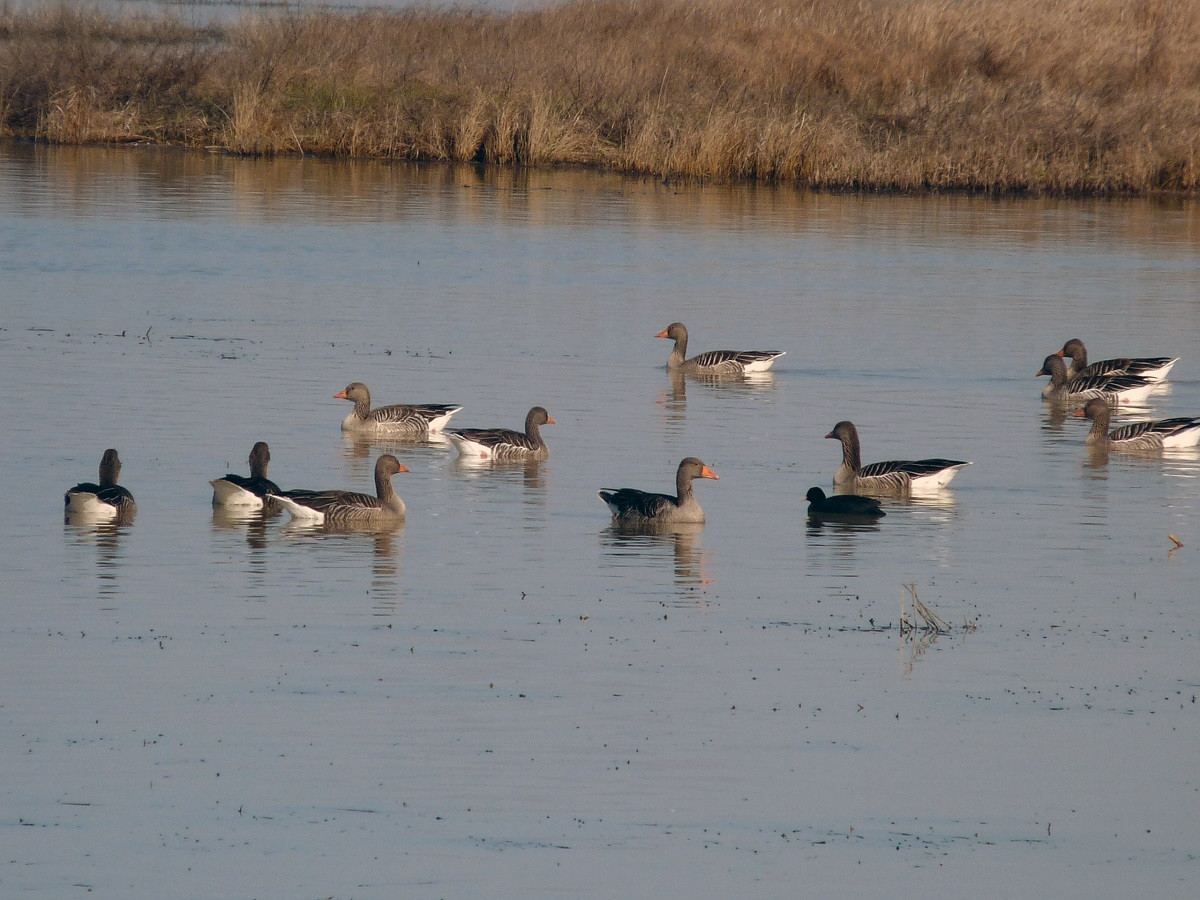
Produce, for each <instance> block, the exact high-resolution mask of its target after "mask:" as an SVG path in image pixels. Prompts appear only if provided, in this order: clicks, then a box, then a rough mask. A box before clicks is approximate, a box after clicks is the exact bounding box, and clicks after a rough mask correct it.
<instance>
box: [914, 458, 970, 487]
mask: <svg viewBox="0 0 1200 900" xmlns="http://www.w3.org/2000/svg"><path fill="white" fill-rule="evenodd" d="M969 465H970V463H969V462H965V463H959V464H958V465H956V466H949V467H947V468H945V469H942V471H940V472H934V473H933V474H931V475H921V476H918V477H915V478H913V479H912V481H911V482H910V483H909V490H911V491H913V492H914V493H921V492H924V491H940V490H941V489H942V488H944V487H945V486H946V485H948V484H949V483H950V482H951V481H953V480H954V476H955V475H957V474H958V473H959V472H961V471H962V470H963V469H965V468H966V467H967V466H969Z"/></svg>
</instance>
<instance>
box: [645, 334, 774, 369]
mask: <svg viewBox="0 0 1200 900" xmlns="http://www.w3.org/2000/svg"><path fill="white" fill-rule="evenodd" d="M655 337H660V338H670V339H671V340H673V341H675V349H674V350H672V351H671V355H670V356H669V357H668V358H667V369H668V370H670V371H672V372H684V373H686V374H688V375H722V376H725V377H738V376H741V375H752V374H754V373H758V372H765V371H767V370H768V369H769V368H771V365H772V364H773V363H774V362H775V360H777V359H779V357H781V356H783V355H784V353H786V352H787V351H786V350H709V351H708V352H706V353H700V354H698V355H696V356H693V357H692V358H691V359H684V356H686V355H687V342H688V332H687V328H685V327H684V325H683V323H682V322H672V323H671V324H670V325H668V326H667V327H666V328H664V329H663V330H662V331H660V332H659V333H658V334H656V335H655Z"/></svg>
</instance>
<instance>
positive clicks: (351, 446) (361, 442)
mask: <svg viewBox="0 0 1200 900" xmlns="http://www.w3.org/2000/svg"><path fill="white" fill-rule="evenodd" d="M426 447H428V448H432V449H433V450H436V451H438V452H442V451H443V450H444V449H445V448H449V447H450V441H448V440H447V439H446V436H445V435H443V434H442V433H441V432H440V431H436V432H434V433H433V434H426V435H418V436H415V437H411V438H404V437H396V436H394V435H386V436H382V437H377V436H367V435H362V434H355V433H353V432H344V433H343V434H342V452H343V453H344V454H345V457H346V460H347V461H348V462H350V463H355V462H358V461H363V460H366V461H368V462H371V463H372V464H373V461H374V459H375V457H376V455H378V454H380V453H391V454H393V455H396V456H400V455H404V456H409V457H411V456H412V455H413V452H414V451H417V455H420V451H421V450H422V448H426ZM372 472H374V469H373V468H372V467H371V466H370V465H368V466H366V467H364V468H363V469H362V472H361V473H359V474H362V473H366V477H368V478H369V477H370V475H371V473H372Z"/></svg>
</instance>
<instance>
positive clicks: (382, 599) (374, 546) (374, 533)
mask: <svg viewBox="0 0 1200 900" xmlns="http://www.w3.org/2000/svg"><path fill="white" fill-rule="evenodd" d="M403 530H404V522H403V521H393V522H386V523H380V524H371V523H366V522H349V523H336V524H333V523H330V522H321V523H315V522H312V521H310V520H304V519H292V520H291V521H289V522H287V523H286V524H285V525H283V527H282V528H280V529H279V531H280V533H281V534H282V535H283V536H285V537H287V538H292V539H296V540H307V539H312V540H330V541H345V542H347V549H348V552H347V553H344V554H341V553H339V558H343V559H346V560H349V561H351V564H353V562H352V561H353V560H354V559H355V557H356V556H360V555H361V554H362V548H363V547H365V542H366V541H367V540H368V539H369V540H370V541H371V586H370V588H369V589H368V593H369V594H370V596H371V601H372V606H373V608H374V612H375V615H378V616H390V615H393V614H394V613H395V612H396V610H397V609H398V608H399V607H400V606H401V602H402V601H401V593H400V575H401V571H402V567H401V564H400V549H399V548H400V547H402V546H403V544H402V543H401V542H400V541H398V540H397V536H398V535H399V534H400V533H402V532H403Z"/></svg>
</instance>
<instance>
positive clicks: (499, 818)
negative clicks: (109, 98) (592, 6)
mask: <svg viewBox="0 0 1200 900" xmlns="http://www.w3.org/2000/svg"><path fill="white" fill-rule="evenodd" d="M1198 276H1200V207H1198V206H1197V205H1196V204H1195V203H1192V202H1173V201H1164V202H1150V201H1138V202H1126V201H1065V200H1016V201H995V200H987V199H969V198H962V197H931V198H920V199H916V198H905V197H886V198H878V197H869V198H864V197H847V196H836V197H835V196H826V195H808V194H795V193H793V192H789V191H775V190H767V189H752V188H719V187H706V188H695V187H682V186H677V185H664V184H661V183H652V182H648V181H638V180H629V179H620V178H615V177H606V176H600V175H593V174H582V173H552V174H545V173H540V174H519V175H514V174H512V173H495V172H481V171H478V170H474V169H462V168H443V167H415V166H405V165H386V164H374V163H325V162H317V161H312V160H279V161H246V160H234V159H226V158H222V157H216V156H202V155H185V154H176V153H160V152H150V151H140V150H103V149H47V148H40V147H39V148H34V147H30V146H27V145H13V144H7V145H0V300H2V306H3V312H4V315H3V320H2V321H0V348H2V353H0V367H3V371H4V383H5V385H6V390H5V391H3V392H0V415H2V416H3V421H4V422H5V428H4V429H3V431H2V432H0V442H2V447H3V458H4V462H5V469H6V471H7V473H8V474H7V477H6V479H5V485H6V493H7V495H8V497H9V500H10V510H11V511H12V512H13V513H14V514H13V515H10V516H8V517H5V518H4V520H3V522H2V523H0V535H2V541H3V547H4V550H5V552H4V558H5V564H4V565H5V578H4V582H5V591H4V596H5V600H4V617H3V620H4V621H3V625H2V626H0V667H2V671H3V683H4V685H5V688H4V690H3V692H2V693H0V698H2V699H0V726H2V727H0V760H3V762H0V774H2V776H3V777H2V778H0V798H2V808H3V811H4V812H3V817H2V822H3V826H4V832H5V838H4V846H5V848H6V849H5V853H4V855H3V860H2V864H0V889H2V890H3V892H4V893H8V894H15V893H17V892H18V891H20V892H29V893H33V894H38V893H40V894H42V895H45V896H56V897H57V896H71V895H75V894H83V893H86V892H89V891H94V892H96V893H98V894H100V895H101V896H105V895H107V896H123V897H125V896H147V897H149V896H162V895H164V894H171V895H184V896H339V897H349V896H356V897H357V896H380V897H392V896H430V897H446V896H512V897H517V896H522V897H523V896H530V895H545V894H569V895H582V896H596V897H609V896H629V895H632V894H654V895H658V896H684V895H688V896H695V895H700V896H780V895H796V894H798V893H803V894H806V895H812V896H838V895H841V896H872V895H884V894H887V895H889V896H896V895H899V896H916V895H930V894H932V895H935V896H947V895H950V896H954V895H964V894H967V893H970V894H972V895H984V896H986V895H992V896H1030V895H1036V894H1042V893H1045V892H1046V890H1047V887H1048V886H1050V885H1053V886H1054V887H1053V889H1054V891H1055V892H1056V893H1058V894H1062V895H1070V896H1100V895H1104V896H1128V895H1130V894H1132V893H1134V892H1137V893H1140V894H1148V895H1153V896H1189V895H1190V894H1191V890H1192V889H1193V886H1194V883H1195V871H1196V865H1197V856H1198V854H1200V815H1198V813H1197V810H1200V768H1198V767H1197V765H1196V762H1197V751H1196V747H1197V746H1198V741H1200V716H1198V709H1197V703H1196V700H1195V695H1196V694H1197V693H1198V692H1200V667H1198V662H1197V660H1198V659H1200V656H1198V654H1197V650H1198V649H1200V646H1198V645H1200V640H1198V639H1200V616H1198V612H1200V601H1198V600H1197V591H1196V586H1195V585H1196V580H1197V571H1198V570H1197V559H1198V558H1200V557H1198V556H1197V554H1198V553H1200V478H1198V476H1200V453H1194V452H1176V453H1172V454H1170V455H1169V456H1168V457H1166V458H1149V459H1147V458H1133V459H1126V458H1119V457H1117V456H1113V457H1112V458H1111V459H1108V460H1096V459H1093V458H1091V457H1090V456H1089V454H1088V453H1087V452H1086V451H1085V449H1084V446H1083V437H1084V434H1085V432H1086V423H1084V422H1082V421H1081V420H1075V419H1066V420H1063V419H1061V418H1055V417H1052V416H1049V415H1048V414H1047V412H1046V410H1045V409H1044V408H1043V406H1042V403H1041V401H1040V398H1039V388H1040V386H1041V384H1042V383H1044V382H1040V381H1039V380H1038V379H1035V378H1034V377H1033V373H1034V372H1035V371H1037V369H1038V368H1039V367H1040V366H1041V362H1042V358H1043V357H1044V356H1045V355H1046V354H1048V353H1050V352H1052V351H1053V350H1055V349H1057V348H1058V347H1060V346H1061V345H1062V343H1063V341H1065V340H1066V339H1067V338H1069V337H1075V336H1079V337H1082V338H1083V339H1084V340H1085V341H1086V342H1087V344H1088V347H1089V349H1090V350H1091V351H1092V355H1093V357H1094V358H1103V357H1107V356H1114V355H1160V354H1171V355H1177V356H1181V357H1182V361H1181V362H1180V363H1179V364H1178V365H1177V366H1176V368H1175V370H1174V372H1173V373H1172V375H1173V377H1172V380H1171V386H1170V387H1169V388H1168V389H1166V390H1164V391H1162V392H1160V393H1157V394H1155V395H1154V396H1153V398H1152V404H1151V406H1150V407H1149V408H1148V409H1145V410H1141V411H1139V413H1140V414H1143V415H1147V416H1154V417H1164V416H1169V415H1183V414H1192V415H1196V414H1200V349H1198V344H1200V341H1198V338H1200V296H1198V292H1200V289H1198V287H1197V285H1200V278H1198ZM675 320H683V321H685V322H686V323H687V324H688V326H689V328H690V330H691V333H692V345H693V350H695V351H699V350H703V349H712V348H717V347H733V348H745V349H758V348H765V349H771V348H776V347H777V348H780V349H785V350H787V351H788V353H787V355H786V356H785V357H783V359H782V360H780V362H779V363H778V364H777V365H776V368H775V370H774V375H773V376H772V377H770V378H768V379H766V380H764V381H762V382H761V383H753V384H716V385H714V384H708V383H704V382H699V381H691V380H689V381H685V382H673V381H672V380H671V379H670V378H669V377H668V376H667V374H666V372H665V369H664V367H663V366H664V362H665V360H666V356H667V353H668V351H669V345H668V344H667V342H666V341H660V340H655V339H654V338H653V335H654V334H655V333H656V332H658V331H659V330H661V329H662V328H664V327H665V326H666V325H667V324H668V323H670V322H672V321H675ZM355 380H360V381H364V382H366V383H367V384H368V385H369V386H370V387H371V389H372V392H373V395H374V399H375V401H376V402H377V403H388V402H405V401H409V402H412V401H417V402H423V401H429V402H450V401H453V402H458V403H461V404H463V406H464V409H463V411H462V412H460V413H459V414H458V415H457V416H456V417H455V420H454V424H456V425H458V426H459V427H471V426H492V425H504V426H509V427H516V426H519V424H520V423H521V422H522V421H523V419H524V415H525V413H526V411H527V410H528V409H529V407H530V406H532V405H534V404H540V405H543V406H545V407H546V408H547V409H548V410H549V411H550V413H551V415H553V416H554V418H555V419H556V420H557V424H556V425H554V426H551V427H549V428H547V429H546V434H547V437H548V440H549V442H550V446H551V454H552V455H551V458H550V460H549V461H548V462H546V463H545V464H543V465H541V466H536V467H528V468H526V467H516V468H503V469H495V470H489V469H483V470H480V469H478V468H464V467H461V466H459V465H457V464H456V463H455V462H454V460H453V451H452V450H451V449H450V448H449V447H448V446H447V445H445V444H441V443H430V444H410V445H398V446H397V445H365V444H356V443H354V442H352V441H346V440H344V439H343V438H342V436H341V434H340V432H339V423H340V421H341V419H342V418H343V417H344V416H345V415H346V413H347V412H348V406H347V405H346V404H345V403H344V402H343V401H338V400H335V399H333V398H332V395H333V394H334V393H335V392H337V391H339V390H341V389H342V388H344V387H345V386H346V384H348V383H349V382H351V381H355ZM844 418H848V419H852V420H853V421H854V422H855V423H856V424H857V425H858V426H859V429H860V432H861V434H862V439H863V443H864V459H865V460H866V461H874V460H877V459H889V458H897V457H923V456H947V457H957V458H961V459H969V460H972V461H973V462H974V465H973V466H971V467H970V468H968V469H967V470H965V471H964V472H963V473H962V474H960V475H959V477H958V479H957V480H956V481H955V482H954V483H953V486H952V490H949V491H946V492H944V493H943V494H941V495H939V496H937V497H935V498H933V499H932V500H928V501H924V502H913V503H904V502H897V501H891V502H888V503H887V504H886V509H887V512H888V515H887V517H886V518H885V519H883V520H882V522H881V523H880V524H879V525H878V526H874V527H846V526H837V525H828V524H826V525H821V526H817V525H810V524H808V523H807V521H806V516H805V503H804V500H803V496H804V493H805V491H806V490H807V488H809V487H810V486H812V485H814V484H815V485H822V486H824V487H826V488H827V489H828V488H829V485H830V482H831V480H832V476H833V472H834V469H835V468H836V467H837V464H838V462H839V460H840V451H839V448H838V446H837V445H836V444H835V443H834V442H833V441H827V440H825V439H824V438H823V435H824V434H825V433H826V432H827V431H829V430H830V428H831V427H832V426H833V424H834V423H835V422H837V421H838V420H839V419H844ZM1126 418H1129V417H1128V416H1127V417H1126ZM256 440H266V441H268V442H269V444H270V446H271V450H272V456H273V462H272V467H271V476H272V477H273V478H274V480H276V481H277V482H279V483H280V484H281V485H283V486H284V487H347V488H356V489H362V490H368V489H369V487H370V483H371V471H372V466H373V461H374V458H375V456H376V455H377V454H378V453H379V452H381V451H382V450H384V449H387V450H392V451H393V452H396V453H397V454H398V455H399V456H400V458H401V461H402V462H404V463H405V464H406V465H407V466H408V467H409V469H410V470H411V471H410V473H408V474H401V475H399V476H397V477H396V479H395V483H396V487H397V489H398V490H399V492H400V494H401V495H402V496H403V497H404V498H405V500H406V502H407V503H408V506H409V511H410V515H409V519H408V522H407V524H406V525H405V526H404V527H403V528H402V529H400V530H398V531H396V532H393V533H384V534H326V533H320V532H318V533H313V532H311V531H305V530H297V529H294V528H292V527H289V526H288V525H287V524H286V521H285V518H279V519H270V520H266V521H263V520H256V521H251V522H239V521H234V520H231V519H230V518H228V517H226V516H223V515H220V514H214V513H213V511H212V509H211V507H210V504H209V500H210V494H211V492H210V489H209V486H208V480H209V479H211V478H214V477H217V476H219V475H221V474H223V473H225V472H227V471H235V472H244V471H245V464H246V455H247V454H248V452H249V449H250V446H251V445H252V444H253V443H254V442H255V441H256ZM109 446H113V447H117V448H118V449H119V450H120V452H121V457H122V460H123V461H124V471H123V475H122V483H124V484H126V485H127V486H128V487H129V488H130V489H131V490H132V491H133V492H134V494H135V495H136V497H137V499H138V503H139V512H138V516H137V519H136V521H135V522H134V524H133V525H132V526H130V527H127V528H122V529H107V530H106V529H99V528H92V529H89V528H84V527H77V526H64V524H63V522H62V519H61V502H62V492H63V491H64V489H65V488H66V487H68V486H69V485H71V484H74V483H75V482H77V481H80V480H84V479H87V480H90V479H93V478H94V477H95V475H96V467H97V465H98V463H99V459H100V455H101V453H102V451H103V450H104V448H106V447H109ZM686 455H696V456H699V457H701V458H702V459H703V460H704V461H705V462H706V463H707V464H708V465H709V466H711V467H712V468H713V469H715V470H716V471H717V472H718V473H719V474H720V476H721V478H720V480H719V481H704V482H702V483H700V484H698V486H697V493H698V495H699V498H700V501H701V503H702V504H703V505H704V506H705V508H706V510H707V512H708V519H709V520H708V523H707V525H706V526H705V527H704V528H703V529H701V530H699V531H698V532H696V533H688V534H679V535H661V536H644V535H632V536H631V535H625V534H620V533H614V532H613V530H612V529H611V527H610V526H609V519H608V514H607V511H606V509H605V507H604V505H603V504H602V503H601V502H600V500H599V499H597V497H596V496H595V491H596V490H597V489H598V488H602V487H621V486H635V487H642V488H646V489H653V490H668V489H669V488H670V486H671V484H672V479H673V473H674V470H675V466H676V465H677V463H678V461H679V460H680V458H682V457H683V456H686ZM1168 534H1173V535H1175V536H1177V537H1178V538H1179V539H1180V540H1181V541H1182V542H1183V544H1184V546H1183V547H1182V549H1179V550H1176V551H1174V552H1171V547H1172V544H1171V542H1170V541H1169V539H1168V537H1167V536H1168ZM905 585H913V586H914V588H915V590H916V591H917V593H918V594H919V596H920V598H921V599H922V600H923V601H924V602H925V603H927V604H928V605H929V606H930V607H932V608H933V609H934V610H935V611H936V612H937V613H938V614H939V615H941V616H942V617H943V618H944V619H946V620H947V621H949V622H950V623H951V625H952V626H953V627H952V630H951V632H950V633H949V634H946V635H942V636H939V637H937V638H936V639H933V638H929V637H926V638H923V639H915V638H912V637H909V638H907V639H906V638H905V637H904V636H902V635H901V633H900V629H899V621H900V614H901V604H902V602H904V601H905V598H907V597H908V591H907V589H906V588H905ZM910 615H911V610H910Z"/></svg>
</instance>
